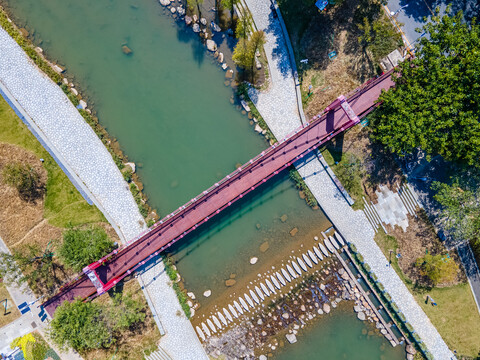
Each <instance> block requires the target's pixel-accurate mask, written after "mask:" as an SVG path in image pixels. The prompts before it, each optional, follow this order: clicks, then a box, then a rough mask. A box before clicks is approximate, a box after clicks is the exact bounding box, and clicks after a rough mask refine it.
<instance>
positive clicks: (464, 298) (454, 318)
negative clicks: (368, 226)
mask: <svg viewBox="0 0 480 360" xmlns="http://www.w3.org/2000/svg"><path fill="white" fill-rule="evenodd" d="M375 241H376V242H377V244H378V246H379V247H380V249H381V250H382V252H383V253H384V255H385V256H386V257H387V259H388V257H389V254H390V250H393V253H392V258H391V261H392V262H391V265H392V267H393V268H394V269H395V271H396V272H397V274H398V276H399V277H400V278H401V279H402V281H403V282H404V283H405V285H406V286H407V287H408V289H409V290H410V292H411V293H412V294H413V296H414V297H415V300H416V301H417V303H418V304H419V305H420V306H421V307H422V309H423V310H424V311H425V313H426V315H427V316H428V318H429V319H430V321H431V322H432V324H433V325H434V326H435V327H436V328H437V330H438V332H439V333H440V335H441V336H442V337H443V339H444V340H445V342H446V343H447V345H448V346H449V347H450V349H455V350H457V353H458V354H461V355H465V356H469V357H475V356H478V353H479V352H480V343H479V341H478V339H480V315H479V313H478V311H477V307H476V304H475V300H474V299H473V295H472V292H471V291H470V286H469V285H468V284H467V283H464V284H459V285H454V286H449V287H444V288H432V289H425V288H417V287H415V284H413V282H412V281H411V280H410V279H409V278H408V277H407V276H406V275H405V274H404V273H403V272H402V270H401V269H400V266H399V265H398V261H397V257H396V256H394V254H396V251H397V248H398V243H397V240H396V239H395V237H393V236H390V235H387V234H385V232H384V231H383V230H379V232H378V233H377V234H376V235H375ZM426 295H430V296H431V297H432V298H433V299H434V300H435V302H436V303H437V306H432V305H431V303H430V302H429V303H428V304H425V297H426Z"/></svg>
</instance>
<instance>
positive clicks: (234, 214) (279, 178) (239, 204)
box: [137, 169, 295, 286]
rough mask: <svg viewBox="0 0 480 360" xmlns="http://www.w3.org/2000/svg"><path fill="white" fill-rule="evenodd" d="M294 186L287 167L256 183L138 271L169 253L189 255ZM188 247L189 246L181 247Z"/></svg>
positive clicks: (177, 256) (180, 258) (176, 256)
mask: <svg viewBox="0 0 480 360" xmlns="http://www.w3.org/2000/svg"><path fill="white" fill-rule="evenodd" d="M285 181H287V182H288V185H286V184H285V186H279V185H281V184H283V183H284V182H285ZM294 186H295V185H294V183H293V181H292V180H291V179H290V176H289V169H286V170H283V171H282V172H280V173H279V174H278V175H276V176H274V177H272V178H271V179H269V180H268V181H267V182H266V183H264V184H262V185H260V186H259V187H257V188H256V189H255V190H254V191H251V192H249V193H248V194H247V195H245V196H244V197H243V198H242V199H240V200H238V201H236V202H235V203H233V204H232V205H231V206H230V207H228V208H226V209H225V210H223V211H222V212H221V213H220V214H217V215H215V216H214V217H213V218H211V219H210V220H209V221H208V222H206V223H203V224H202V225H200V226H199V227H198V228H197V229H196V230H194V231H192V232H190V233H189V234H188V235H186V236H185V237H184V238H183V239H181V240H179V241H178V242H177V243H175V244H174V245H172V246H171V247H170V248H168V249H167V250H165V251H163V252H162V253H161V254H160V255H159V256H156V257H153V258H152V259H151V260H149V261H148V262H146V263H145V265H144V266H142V267H140V268H139V269H138V270H137V272H138V273H140V274H143V273H144V272H146V271H148V270H150V269H151V268H153V267H155V266H156V265H157V264H158V262H160V261H162V258H163V257H164V256H171V257H172V260H173V263H174V264H178V263H179V262H181V261H184V260H187V259H188V256H189V255H190V254H191V253H192V252H193V251H195V250H196V249H198V248H200V247H201V246H204V245H206V244H207V243H208V241H209V240H210V239H211V238H213V237H214V236H216V235H217V234H219V233H220V232H222V230H224V229H225V228H227V227H229V226H230V225H231V224H233V223H234V222H235V221H237V220H239V219H241V218H242V217H243V216H245V215H247V214H248V213H250V212H252V211H254V210H255V209H257V208H259V207H261V206H263V205H265V204H266V203H268V202H270V201H272V200H273V199H275V198H277V197H278V196H281V195H282V194H283V193H285V192H286V191H289V190H290V189H292V187H294ZM192 245H193V246H192ZM188 247H190V249H188V250H187V251H184V250H185V249H186V248H188ZM163 271H164V270H162V271H161V272H159V273H158V274H155V277H154V278H153V280H155V279H156V277H157V276H159V275H160V274H161V273H162V272H163ZM153 280H152V281H150V282H149V283H146V284H145V286H148V285H150V284H151V282H153Z"/></svg>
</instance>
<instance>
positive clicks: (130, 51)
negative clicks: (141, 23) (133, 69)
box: [122, 45, 133, 55]
mask: <svg viewBox="0 0 480 360" xmlns="http://www.w3.org/2000/svg"><path fill="white" fill-rule="evenodd" d="M122 51H123V53H124V54H125V55H131V54H132V53H133V51H132V49H130V48H129V47H128V46H127V45H123V46H122Z"/></svg>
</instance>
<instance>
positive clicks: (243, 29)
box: [235, 12, 252, 39]
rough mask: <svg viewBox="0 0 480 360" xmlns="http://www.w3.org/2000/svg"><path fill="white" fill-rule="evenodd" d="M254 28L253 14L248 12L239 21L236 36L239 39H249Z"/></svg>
mask: <svg viewBox="0 0 480 360" xmlns="http://www.w3.org/2000/svg"><path fill="white" fill-rule="evenodd" d="M251 30H252V16H251V15H250V14H249V13H248V12H247V13H245V14H244V15H243V16H242V17H241V18H240V19H239V20H238V22H237V27H236V29H235V36H236V37H237V39H248V36H249V34H250V32H251Z"/></svg>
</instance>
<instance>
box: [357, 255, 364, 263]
mask: <svg viewBox="0 0 480 360" xmlns="http://www.w3.org/2000/svg"><path fill="white" fill-rule="evenodd" d="M355 255H356V256H357V260H358V262H360V263H361V264H363V262H364V260H365V259H364V258H363V256H362V254H360V253H356V254H355Z"/></svg>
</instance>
